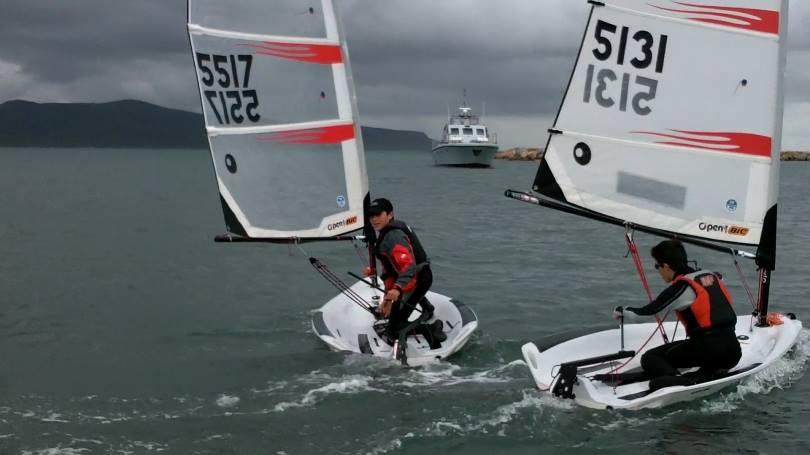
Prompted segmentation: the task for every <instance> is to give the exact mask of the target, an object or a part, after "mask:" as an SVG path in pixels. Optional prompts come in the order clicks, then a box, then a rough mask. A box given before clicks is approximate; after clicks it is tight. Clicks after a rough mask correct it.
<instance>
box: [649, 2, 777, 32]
mask: <svg viewBox="0 0 810 455" xmlns="http://www.w3.org/2000/svg"><path fill="white" fill-rule="evenodd" d="M672 3H675V4H677V5H681V6H687V7H691V8H693V9H674V8H664V7H663V6H656V5H650V6H652V7H653V8H657V9H660V10H663V11H670V12H673V13H684V14H699V15H700V17H695V16H690V17H687V18H686V19H689V20H692V21H696V22H704V23H707V24H714V25H722V26H725V27H734V28H742V29H746V30H752V31H755V32H762V33H772V34H774V35H778V34H779V11H771V10H766V9H756V8H738V7H731V6H711V5H696V4H694V3H684V2H672ZM712 10H715V11H712ZM717 10H719V11H726V12H718V11H717ZM706 16H708V17H706ZM735 21H736V22H735Z"/></svg>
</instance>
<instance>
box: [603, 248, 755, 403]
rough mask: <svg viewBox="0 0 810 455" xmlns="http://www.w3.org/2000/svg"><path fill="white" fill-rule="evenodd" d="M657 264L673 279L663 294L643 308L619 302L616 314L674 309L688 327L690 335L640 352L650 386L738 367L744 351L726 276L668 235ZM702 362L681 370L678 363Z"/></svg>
mask: <svg viewBox="0 0 810 455" xmlns="http://www.w3.org/2000/svg"><path fill="white" fill-rule="evenodd" d="M651 253H652V257H653V259H655V269H656V270H657V271H658V274H659V275H660V276H661V279H663V280H664V281H665V282H667V283H670V285H669V287H667V288H666V289H664V291H663V292H661V294H659V295H658V297H656V298H655V300H653V301H652V302H650V303H649V304H647V305H645V306H643V307H641V308H632V307H628V308H622V307H616V309H615V310H614V318H616V319H622V318H626V319H631V318H634V317H636V316H653V315H655V314H662V315H663V314H664V313H665V312H666V311H667V310H673V311H675V314H676V315H677V317H678V320H679V321H680V323H681V324H683V326H684V328H685V329H686V335H687V337H688V338H687V339H685V340H681V341H673V342H671V343H667V344H664V345H662V346H659V347H657V348H653V349H650V350H649V351H647V352H646V353H644V355H642V356H641V366H642V368H643V369H644V372H645V373H646V375H647V376H649V377H651V378H652V379H651V381H650V389H651V390H657V389H660V388H662V387H668V386H673V385H691V384H695V383H697V382H700V381H702V380H708V379H710V378H711V377H712V376H713V375H715V374H718V373H722V372H724V371H726V370H729V369H731V368H733V367H734V366H735V365H736V364H737V362H738V361H739V360H740V357H741V356H742V352H741V350H740V344H739V342H737V336H736V334H735V333H734V327H735V325H736V324H737V316H736V315H735V314H734V309H733V308H732V300H731V295H730V294H729V292H728V289H726V286H725V284H723V281H722V279H721V276H720V275H719V274H717V273H714V272H709V271H705V270H701V271H695V270H694V269H692V268H691V267H689V266H688V265H687V255H686V250H685V249H684V247H683V245H682V244H681V242H679V241H677V240H665V241H663V242H661V243H659V244H658V245H656V246H655V247H653V248H652V251H651ZM690 367H700V369H699V370H698V371H697V372H696V373H695V374H691V375H685V376H682V375H681V374H680V372H679V371H678V368H690Z"/></svg>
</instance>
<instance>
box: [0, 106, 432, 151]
mask: <svg viewBox="0 0 810 455" xmlns="http://www.w3.org/2000/svg"><path fill="white" fill-rule="evenodd" d="M362 131H363V140H364V143H365V146H366V149H368V150H413V151H422V150H423V151H429V150H430V144H431V140H430V138H428V137H427V136H426V135H425V134H424V133H421V132H416V131H399V130H389V129H382V128H372V127H365V126H364V127H362ZM0 146H5V147H111V148H112V147H124V148H206V147H208V142H207V141H206V139H205V128H204V125H203V118H202V114H197V113H194V112H187V111H181V110H177V109H168V108H165V107H161V106H156V105H154V104H150V103H145V102H143V101H135V100H122V101H113V102H110V103H33V102H30V101H20V100H15V101H7V102H5V103H3V104H0Z"/></svg>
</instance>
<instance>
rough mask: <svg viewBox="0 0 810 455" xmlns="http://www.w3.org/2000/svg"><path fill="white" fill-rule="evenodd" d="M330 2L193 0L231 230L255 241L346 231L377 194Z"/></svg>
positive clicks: (195, 41)
mask: <svg viewBox="0 0 810 455" xmlns="http://www.w3.org/2000/svg"><path fill="white" fill-rule="evenodd" d="M338 22H339V18H338V17H337V13H336V11H335V9H334V7H333V4H332V0H317V1H315V2H312V3H308V4H306V5H304V4H302V3H301V2H299V1H297V0H274V3H273V5H272V6H270V5H268V4H267V3H266V2H262V1H259V0H245V1H244V2H242V3H240V4H239V5H238V7H237V6H236V5H233V4H232V2H228V1H227V0H189V25H188V30H189V37H190V40H191V48H192V49H191V50H192V55H193V57H194V61H195V67H196V72H197V78H198V85H199V88H200V99H201V102H202V106H203V114H204V118H205V122H206V131H207V135H208V140H209V146H210V150H211V157H212V160H213V163H214V170H215V172H216V177H217V185H218V188H219V192H220V198H221V202H222V206H223V213H224V215H225V221H226V226H227V227H228V228H229V230H232V232H233V233H234V234H238V235H239V236H242V237H249V238H254V239H257V238H268V239H274V238H278V239H289V238H297V239H307V238H312V239H315V238H326V237H334V236H340V235H343V234H345V233H348V232H352V231H355V230H358V229H362V228H363V227H364V216H363V213H364V212H363V209H364V200H365V199H366V196H367V195H368V178H367V176H366V170H365V157H364V151H363V144H362V139H361V137H360V129H359V127H358V125H357V117H358V116H357V110H356V107H355V105H354V100H353V90H354V89H353V87H352V84H353V83H352V80H351V73H350V70H349V65H348V52H347V49H346V46H345V39H344V37H343V34H342V33H341V31H340V27H339V23H338Z"/></svg>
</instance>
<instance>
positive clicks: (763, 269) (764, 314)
mask: <svg viewBox="0 0 810 455" xmlns="http://www.w3.org/2000/svg"><path fill="white" fill-rule="evenodd" d="M787 30H788V0H781V5H780V19H779V67H778V77H777V80H776V99H777V103H778V104H777V106H776V115H775V116H774V126H773V129H774V131H775V134H774V137H775V140H774V141H773V150H772V151H771V159H772V160H774V161H775V162H776V163H779V162H780V155H781V150H782V117H783V115H784V106H785V92H784V74H785V64H786V62H787ZM771 176H772V178H771V185H772V187H771V188H770V192H771V194H772V195H773V205H772V206H771V207H770V208H769V209H768V212H767V213H766V214H765V220H764V222H763V228H762V235H761V237H760V239H759V246H758V248H757V258H756V263H757V265H758V266H759V268H760V283H759V285H760V293H759V300H758V302H757V326H759V327H767V326H768V304H769V303H770V290H771V272H772V271H773V270H775V269H776V220H777V203H776V200H777V198H778V194H779V186H778V182H779V165H778V164H777V165H775V166H773V168H772V170H771Z"/></svg>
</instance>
